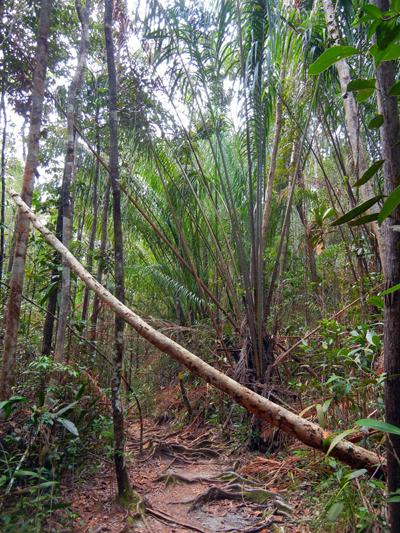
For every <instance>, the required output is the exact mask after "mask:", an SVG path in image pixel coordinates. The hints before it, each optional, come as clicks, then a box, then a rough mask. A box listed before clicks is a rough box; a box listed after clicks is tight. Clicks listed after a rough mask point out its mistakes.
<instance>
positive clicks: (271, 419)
mask: <svg viewBox="0 0 400 533" xmlns="http://www.w3.org/2000/svg"><path fill="white" fill-rule="evenodd" d="M107 1H108V0H107ZM9 194H10V195H11V197H12V198H13V200H14V202H15V203H16V204H17V205H18V206H19V208H20V210H21V211H23V213H24V214H25V215H26V216H27V217H29V219H30V220H31V221H32V224H33V226H34V227H35V228H36V229H37V230H38V231H39V232H40V233H41V234H42V235H43V237H44V238H45V240H46V241H47V242H48V243H49V244H50V245H51V246H52V247H53V248H55V249H56V250H57V251H58V252H60V253H61V254H62V256H63V257H64V258H65V260H67V261H68V263H69V265H70V267H71V269H72V270H73V271H74V272H75V273H76V274H77V276H78V277H79V278H80V279H81V280H82V281H83V282H84V283H85V285H87V286H88V287H89V288H90V289H92V290H93V291H94V292H95V293H96V294H97V295H98V296H99V298H100V299H101V300H102V301H103V302H104V303H105V304H106V305H107V306H108V307H110V308H111V309H112V310H113V311H114V312H115V313H116V314H118V316H119V317H121V319H123V320H124V321H125V322H127V323H128V324H130V325H131V326H132V327H133V328H134V329H135V330H136V331H137V332H138V333H139V334H140V335H141V336H142V337H144V338H145V339H147V340H148V341H149V342H150V343H151V344H152V345H153V346H156V347H157V348H158V349H159V350H161V351H162V352H164V353H167V354H169V355H170V356H171V357H172V358H173V359H175V360H176V361H178V362H179V363H181V364H182V365H184V366H185V367H186V368H188V369H189V370H191V371H192V372H194V373H195V374H196V375H198V376H200V377H201V378H203V379H204V380H205V381H207V383H210V384H211V385H213V386H214V387H216V388H218V389H219V390H221V391H223V392H225V393H227V394H228V395H229V396H230V397H231V398H232V399H233V400H234V401H235V402H236V403H238V404H240V405H242V406H243V407H245V409H247V410H248V411H250V412H251V413H253V414H254V415H256V416H257V417H258V418H260V419H261V420H265V421H266V422H268V423H270V424H272V425H274V426H276V427H278V428H279V429H281V430H282V431H284V432H286V433H288V434H289V435H292V436H294V437H295V438H297V439H299V440H300V441H301V442H303V443H304V444H307V445H308V446H310V447H312V448H315V449H317V450H321V451H326V450H327V448H328V447H329V444H328V442H329V439H330V438H331V437H332V434H330V433H329V432H327V431H324V430H323V429H322V428H321V427H320V426H318V425H317V424H314V423H313V422H310V421H309V420H307V419H304V418H301V417H300V416H298V415H296V414H295V413H292V412H291V411H289V410H288V409H285V408H284V407H281V406H280V405H277V404H275V403H273V402H271V401H270V400H267V399H266V398H264V397H262V396H260V395H259V394H257V393H255V392H253V391H252V390H250V389H248V388H247V387H244V386H243V385H240V383H238V382H237V381H235V380H233V379H232V378H230V377H228V376H226V375H225V374H223V373H222V372H220V371H219V370H217V369H215V368H213V367H212V366H211V365H209V364H208V363H206V362H204V361H203V360H201V359H200V358H199V357H197V356H195V355H194V354H192V353H191V352H189V350H187V349H186V348H184V347H183V346H181V345H180V344H178V343H177V342H175V341H173V340H172V339H170V338H169V337H167V336H166V335H164V334H163V333H160V332H159V331H157V330H155V329H154V328H152V327H151V326H150V325H149V324H147V323H146V322H145V321H144V320H143V319H142V318H140V317H139V316H138V315H136V314H135V313H134V312H133V311H131V310H130V309H129V308H128V307H126V305H124V304H123V303H122V302H120V301H119V300H118V299H117V298H116V297H115V296H113V295H112V294H111V293H110V292H109V291H107V289H105V288H104V287H103V286H102V285H100V283H99V282H98V281H96V280H95V278H94V277H93V276H92V275H91V274H89V272H87V270H85V268H84V267H83V266H82V265H81V264H80V263H79V261H78V260H77V259H76V258H75V257H74V256H73V255H72V254H71V252H70V251H69V250H68V249H67V248H65V246H63V244H62V243H61V242H60V241H58V239H57V238H56V237H55V236H54V235H53V234H52V233H51V232H50V231H49V230H48V229H47V228H46V227H45V226H43V224H42V223H41V222H40V221H39V220H38V219H37V218H36V216H35V215H34V213H33V212H32V211H31V210H30V208H29V207H28V206H27V205H26V204H25V203H24V202H23V200H22V199H21V197H20V196H19V195H18V194H17V193H16V192H14V191H9ZM331 455H332V456H333V457H336V458H338V459H339V460H341V461H343V462H344V463H346V464H348V465H350V466H352V467H356V468H366V469H368V471H369V472H371V473H374V472H376V473H378V472H379V471H382V470H384V467H385V465H384V463H383V462H382V460H381V458H380V457H379V456H378V455H377V454H375V453H373V452H371V451H369V450H366V449H364V448H361V447H360V446H356V445H354V444H352V443H350V442H348V441H346V440H342V441H340V442H339V443H338V444H337V446H336V447H335V448H333V450H332V452H331Z"/></svg>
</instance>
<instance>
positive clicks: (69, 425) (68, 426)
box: [57, 417, 79, 437]
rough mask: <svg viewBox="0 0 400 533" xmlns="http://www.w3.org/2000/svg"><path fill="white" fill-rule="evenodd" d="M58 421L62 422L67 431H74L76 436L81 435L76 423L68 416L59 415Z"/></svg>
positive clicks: (73, 433)
mask: <svg viewBox="0 0 400 533" xmlns="http://www.w3.org/2000/svg"><path fill="white" fill-rule="evenodd" d="M57 422H60V424H62V425H63V426H64V427H65V429H66V430H67V431H69V432H70V433H72V435H74V436H75V437H79V432H78V429H77V427H76V426H75V424H74V423H73V422H71V420H68V419H67V418H61V417H59V418H57Z"/></svg>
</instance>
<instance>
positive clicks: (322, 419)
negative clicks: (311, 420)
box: [316, 403, 326, 428]
mask: <svg viewBox="0 0 400 533" xmlns="http://www.w3.org/2000/svg"><path fill="white" fill-rule="evenodd" d="M316 410H317V418H318V424H319V425H320V426H321V427H322V428H325V427H326V418H325V413H324V410H323V407H322V405H321V404H320V403H319V404H317V406H316Z"/></svg>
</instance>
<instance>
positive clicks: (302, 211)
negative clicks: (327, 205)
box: [296, 170, 320, 286]
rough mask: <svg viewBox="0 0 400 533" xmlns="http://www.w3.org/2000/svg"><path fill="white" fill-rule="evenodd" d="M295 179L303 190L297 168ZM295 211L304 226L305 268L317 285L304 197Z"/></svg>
mask: <svg viewBox="0 0 400 533" xmlns="http://www.w3.org/2000/svg"><path fill="white" fill-rule="evenodd" d="M297 181H298V186H299V189H300V190H301V191H305V190H306V187H305V184H304V176H303V173H302V172H301V170H299V172H298V175H297ZM296 209H297V212H298V213H299V217H300V220H301V223H302V224H303V228H304V247H305V254H306V270H308V273H309V279H310V281H311V282H312V283H314V285H315V286H316V285H318V283H319V282H320V279H319V277H318V273H317V264H316V261H315V252H314V246H313V244H312V241H311V234H310V233H311V232H310V226H309V223H308V217H307V210H306V206H305V200H304V198H301V199H300V201H299V202H298V203H297V205H296Z"/></svg>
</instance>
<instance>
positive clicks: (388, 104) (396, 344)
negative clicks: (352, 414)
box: [376, 0, 400, 533]
mask: <svg viewBox="0 0 400 533" xmlns="http://www.w3.org/2000/svg"><path fill="white" fill-rule="evenodd" d="M376 5H377V6H378V7H379V8H380V9H382V11H387V10H388V9H389V3H388V2H386V0H378V1H377V2H376ZM376 77H377V91H376V94H377V98H378V108H379V113H381V114H382V115H383V117H384V122H383V125H382V126H381V128H380V135H381V143H382V154H383V159H385V164H384V191H385V194H386V195H389V194H390V193H391V192H392V191H393V190H394V189H395V188H396V187H397V186H398V185H399V184H400V151H399V141H400V123H399V113H398V107H397V106H398V104H397V98H396V97H393V96H392V97H391V96H388V92H389V90H390V89H391V87H392V86H393V85H394V83H395V81H396V79H395V67H394V63H393V62H391V61H385V62H383V63H382V64H381V65H380V66H379V67H378V68H377V71H376ZM396 224H400V210H399V208H397V209H396V211H395V212H394V213H392V215H391V216H390V217H388V218H387V219H386V221H385V222H384V225H383V234H384V238H385V253H386V255H385V262H384V274H385V284H386V287H387V288H389V287H392V286H393V285H396V284H398V283H400V233H399V232H398V231H394V230H393V229H392V226H394V225H396ZM384 354H385V355H384V357H385V372H386V375H387V378H386V381H385V410H386V421H387V422H389V423H390V424H394V425H395V426H400V409H399V395H400V291H396V292H394V293H392V294H389V295H388V296H386V297H385V320H384ZM399 457H400V437H398V436H396V435H390V437H389V438H388V443H387V463H388V492H389V493H390V492H394V491H396V490H398V489H400V463H399ZM389 519H390V527H391V531H392V533H398V532H400V503H390V504H389Z"/></svg>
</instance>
